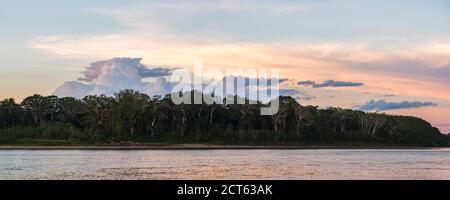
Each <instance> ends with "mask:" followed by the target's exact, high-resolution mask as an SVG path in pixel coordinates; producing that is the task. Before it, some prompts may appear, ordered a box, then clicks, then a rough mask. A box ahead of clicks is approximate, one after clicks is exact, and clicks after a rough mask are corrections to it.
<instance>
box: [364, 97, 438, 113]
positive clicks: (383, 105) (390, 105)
mask: <svg viewBox="0 0 450 200" xmlns="http://www.w3.org/2000/svg"><path fill="white" fill-rule="evenodd" d="M429 106H437V104H436V103H433V102H420V101H412V102H411V101H402V102H387V101H386V100H384V99H382V100H378V101H375V100H373V99H372V100H370V101H368V102H366V103H365V104H363V105H360V106H358V107H357V109H359V110H363V111H386V110H397V109H408V108H420V107H429Z"/></svg>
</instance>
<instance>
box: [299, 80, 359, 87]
mask: <svg viewBox="0 0 450 200" xmlns="http://www.w3.org/2000/svg"><path fill="white" fill-rule="evenodd" d="M297 85H300V86H312V87H313V88H322V87H359V86H363V85H364V84H363V83H361V82H348V81H335V80H327V81H325V82H323V83H316V82H314V81H299V82H297Z"/></svg>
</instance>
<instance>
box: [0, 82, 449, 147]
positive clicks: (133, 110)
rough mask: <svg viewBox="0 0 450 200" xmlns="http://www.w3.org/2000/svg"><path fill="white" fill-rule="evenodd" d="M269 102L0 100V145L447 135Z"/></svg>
mask: <svg viewBox="0 0 450 200" xmlns="http://www.w3.org/2000/svg"><path fill="white" fill-rule="evenodd" d="M192 93H194V92H192ZM185 95H186V94H185ZM205 97H207V98H215V97H213V96H210V95H205ZM229 98H234V100H237V98H239V97H236V96H235V97H229ZM277 100H278V101H279V102H280V109H279V112H278V113H277V114H276V115H273V116H264V115H260V108H261V107H262V106H268V105H266V104H263V103H257V104H243V105H240V104H225V103H222V104H212V105H207V104H205V103H203V104H198V105H195V104H193V105H185V104H182V105H175V104H174V103H173V102H172V100H171V99H170V95H166V96H165V97H159V96H155V97H153V98H150V97H149V96H147V95H145V94H141V93H139V92H137V91H133V90H124V91H121V92H119V93H118V94H116V95H115V97H107V96H103V95H102V96H86V97H85V98H83V99H81V100H80V99H75V98H70V97H65V98H58V97H56V96H40V95H33V96H30V97H27V98H26V99H24V100H23V101H22V103H21V104H18V103H16V102H15V101H14V99H5V100H3V101H1V102H0V144H16V145H77V144H123V143H131V144H136V143H208V144H230V145H231V144H233V145H347V146H349V145H380V146H390V145H392V146H449V145H450V137H449V136H448V135H443V134H441V133H440V132H439V130H438V129H436V128H434V127H432V126H431V125H430V124H429V123H428V122H426V121H424V120H422V119H420V118H416V117H410V116H393V115H387V114H382V113H364V112H360V111H354V110H348V109H340V108H327V109H319V108H318V107H316V106H306V107H305V106H302V105H300V104H298V103H297V101H295V100H294V99H293V98H291V97H285V96H281V97H279V98H278V99H277ZM223 102H225V101H223Z"/></svg>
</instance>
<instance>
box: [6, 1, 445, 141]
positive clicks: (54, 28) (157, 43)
mask: <svg viewBox="0 0 450 200" xmlns="http://www.w3.org/2000/svg"><path fill="white" fill-rule="evenodd" d="M449 21H450V1H449V0H434V1H423V0H407V1H406V0H397V1H387V0H303V1H301V0H300V1H299V0H295V1H294V0H292V1H289V0H280V1H268V0H262V1H261V0H259V1H256V0H255V1H253V0H248V1H238V0H227V1H226V0H222V1H221V0H219V1H208V0H197V1H138V0H132V1H121V0H99V1H88V0H73V1H70V2H69V1H57V0H41V1H24V0H14V1H12V0H3V1H2V4H1V5H0V27H1V29H0V99H3V98H7V97H14V98H15V99H17V100H18V101H20V100H21V99H23V98H24V97H26V96H29V95H31V94H35V93H39V94H43V95H50V94H53V92H54V91H55V90H56V89H57V88H59V87H60V86H64V83H66V82H67V81H78V82H77V83H80V84H81V83H82V84H91V85H92V84H95V83H97V82H98V81H99V80H95V81H94V80H90V81H86V72H87V73H91V71H89V70H92V66H93V65H91V63H95V62H98V61H107V60H110V59H112V58H115V57H127V58H142V59H141V60H140V61H139V62H140V63H139V64H138V63H135V66H134V69H136V70H140V67H141V65H143V66H144V67H147V68H150V69H153V68H161V69H165V68H167V69H175V68H186V69H192V66H193V63H194V62H195V61H197V60H201V61H202V62H203V64H204V66H207V67H208V68H215V69H219V70H225V69H227V68H277V69H279V70H280V75H281V77H282V78H285V79H287V80H286V81H283V82H282V83H281V84H280V86H281V87H283V91H284V92H286V94H289V95H293V96H296V97H298V99H299V101H300V103H301V104H303V105H318V106H320V107H324V108H325V107H328V106H338V107H343V108H351V109H360V110H367V111H379V112H386V113H391V114H399V115H413V116H418V117H422V118H424V119H426V120H428V121H430V122H431V123H432V124H433V125H434V126H436V127H438V128H439V129H440V130H441V131H442V132H445V133H449V132H450V117H449V116H450V26H449ZM106 63H108V62H106ZM94 65H95V64H94ZM89 67H91V68H89ZM106 77H108V76H106ZM148 77H154V76H145V77H140V78H142V79H146V78H148ZM96 78H97V79H99V78H98V77H96ZM125 78H129V77H125ZM102 80H104V77H103V79H102ZM158 80H160V79H158ZM107 82H108V81H107ZM109 82H111V81H109ZM72 83H73V82H72ZM141 83H142V81H140V79H139V84H141ZM161 84H163V85H164V84H165V83H164V82H162V83H161ZM161 84H159V85H161ZM157 86H158V82H156V83H154V84H153V85H149V86H148V87H157ZM164 86H165V85H164ZM150 90H152V89H150ZM152 91H153V90H152Z"/></svg>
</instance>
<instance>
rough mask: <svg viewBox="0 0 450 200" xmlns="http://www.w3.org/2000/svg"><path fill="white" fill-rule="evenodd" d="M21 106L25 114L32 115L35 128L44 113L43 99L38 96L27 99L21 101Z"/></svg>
mask: <svg viewBox="0 0 450 200" xmlns="http://www.w3.org/2000/svg"><path fill="white" fill-rule="evenodd" d="M21 104H22V106H23V108H24V109H25V111H26V112H29V113H30V114H31V115H32V119H33V125H34V126H37V125H38V124H39V123H40V122H41V120H42V118H43V115H44V113H45V112H46V111H45V103H44V97H43V96H41V95H38V94H35V95H33V96H30V97H27V98H25V99H24V100H23V101H22V103H21Z"/></svg>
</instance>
